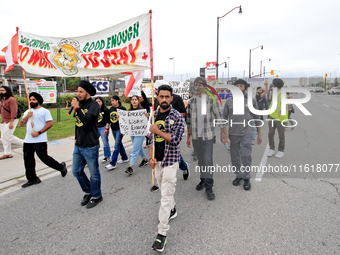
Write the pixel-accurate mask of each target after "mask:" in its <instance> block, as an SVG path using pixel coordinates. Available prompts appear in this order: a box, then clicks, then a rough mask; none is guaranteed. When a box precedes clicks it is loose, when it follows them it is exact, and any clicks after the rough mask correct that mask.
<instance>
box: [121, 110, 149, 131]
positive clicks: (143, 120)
mask: <svg viewBox="0 0 340 255" xmlns="http://www.w3.org/2000/svg"><path fill="white" fill-rule="evenodd" d="M117 112H118V115H119V127H120V132H121V133H122V134H125V135H129V136H145V135H147V133H148V131H147V126H148V118H147V117H146V116H145V113H146V110H145V109H143V110H135V111H123V110H120V109H117Z"/></svg>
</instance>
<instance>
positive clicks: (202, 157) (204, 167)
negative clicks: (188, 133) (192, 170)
mask: <svg viewBox="0 0 340 255" xmlns="http://www.w3.org/2000/svg"><path fill="white" fill-rule="evenodd" d="M192 145H193V146H194V149H195V151H196V154H197V159H198V166H199V167H200V172H201V175H200V178H201V181H204V187H205V189H209V188H212V187H213V186H214V179H213V173H212V172H210V171H209V169H208V166H210V167H211V166H212V165H213V145H214V139H211V140H207V141H203V139H202V138H198V139H197V140H196V139H192Z"/></svg>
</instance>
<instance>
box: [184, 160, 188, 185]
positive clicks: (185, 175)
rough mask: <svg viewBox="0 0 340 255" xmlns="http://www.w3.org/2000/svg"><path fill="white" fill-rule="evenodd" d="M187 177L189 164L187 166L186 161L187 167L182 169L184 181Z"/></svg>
mask: <svg viewBox="0 0 340 255" xmlns="http://www.w3.org/2000/svg"><path fill="white" fill-rule="evenodd" d="M185 163H187V162H185ZM188 178H189V166H188V163H187V169H186V170H184V171H183V179H184V180H185V181H186V180H188Z"/></svg>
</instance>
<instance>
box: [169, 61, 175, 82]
mask: <svg viewBox="0 0 340 255" xmlns="http://www.w3.org/2000/svg"><path fill="white" fill-rule="evenodd" d="M170 60H172V61H173V67H172V80H173V81H174V80H175V57H173V58H170Z"/></svg>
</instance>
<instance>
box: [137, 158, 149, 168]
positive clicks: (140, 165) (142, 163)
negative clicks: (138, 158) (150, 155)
mask: <svg viewBox="0 0 340 255" xmlns="http://www.w3.org/2000/svg"><path fill="white" fill-rule="evenodd" d="M147 164H149V162H148V161H147V160H145V159H143V160H142V162H141V163H140V164H139V167H143V166H146V165H147Z"/></svg>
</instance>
